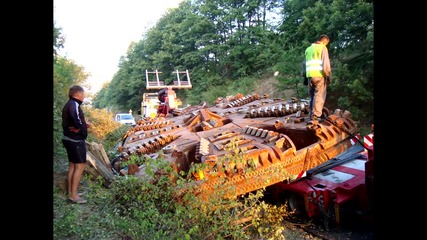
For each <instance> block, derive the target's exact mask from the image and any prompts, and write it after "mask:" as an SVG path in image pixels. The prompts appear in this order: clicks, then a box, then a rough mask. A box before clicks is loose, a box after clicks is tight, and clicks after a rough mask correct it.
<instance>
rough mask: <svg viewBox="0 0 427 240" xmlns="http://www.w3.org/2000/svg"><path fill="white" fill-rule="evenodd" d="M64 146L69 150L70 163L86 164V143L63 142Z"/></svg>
mask: <svg viewBox="0 0 427 240" xmlns="http://www.w3.org/2000/svg"><path fill="white" fill-rule="evenodd" d="M62 144H63V145H64V147H65V149H66V150H67V154H68V161H69V162H72V163H86V143H85V141H80V142H72V141H68V140H64V139H63V140H62Z"/></svg>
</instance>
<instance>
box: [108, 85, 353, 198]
mask: <svg viewBox="0 0 427 240" xmlns="http://www.w3.org/2000/svg"><path fill="white" fill-rule="evenodd" d="M323 116H324V119H322V120H321V121H319V122H311V120H310V119H309V117H308V101H307V100H300V99H295V98H293V99H291V100H284V99H272V98H269V96H267V95H263V96H259V95H258V94H256V93H254V94H249V95H246V96H243V95H242V94H237V95H236V96H232V97H226V98H219V99H217V101H216V103H215V105H214V106H210V107H209V106H208V104H206V103H205V102H203V103H201V104H199V105H196V106H188V107H186V108H182V109H179V111H178V110H177V111H176V112H173V114H172V115H171V116H170V117H156V118H150V117H149V118H143V119H141V120H139V121H137V125H136V126H134V127H132V128H130V129H129V131H128V132H127V133H126V135H125V136H124V137H123V138H122V142H121V146H120V147H119V148H118V151H119V154H118V155H117V157H116V158H115V159H114V162H119V161H126V159H128V158H129V157H130V156H132V155H133V154H138V155H147V156H149V157H151V158H157V157H159V156H161V157H163V158H164V159H165V160H167V161H169V162H170V163H171V164H172V165H173V166H174V167H175V169H176V171H177V172H180V171H184V172H186V173H188V171H190V169H191V168H190V166H192V165H197V164H204V166H205V167H204V168H200V169H199V170H198V171H197V172H193V173H190V174H187V175H188V176H191V178H193V179H194V182H195V183H196V185H197V188H196V189H197V191H196V193H197V194H198V195H200V196H204V197H207V196H209V194H211V193H212V191H215V188H216V187H218V186H221V189H228V190H227V193H226V195H227V196H228V197H235V196H239V195H242V194H246V193H249V192H252V191H255V190H258V189H261V188H264V187H268V186H270V185H273V184H275V183H279V182H284V181H287V182H289V181H293V180H295V179H298V178H300V177H302V176H304V174H305V172H306V171H308V170H310V169H312V168H314V167H316V166H318V165H320V164H322V163H324V162H326V161H328V160H329V159H331V158H334V157H335V156H337V155H339V154H340V153H342V152H344V151H346V150H347V149H348V148H350V147H351V146H352V144H351V138H352V137H353V136H354V134H355V133H356V125H355V122H354V121H353V120H352V119H351V113H350V112H348V111H346V110H340V109H336V110H335V111H333V112H330V111H329V110H328V109H326V108H324V111H323ZM230 142H234V143H235V144H236V145H237V146H238V148H239V149H240V152H241V153H242V156H244V158H243V159H240V160H239V161H232V160H230V159H231V158H230V157H229V156H230V155H231V154H233V153H232V152H231V151H230V150H229V149H228V148H227V144H229V143H230ZM224 159H225V160H224ZM112 165H113V171H114V172H115V173H116V174H121V175H126V174H131V175H135V176H142V175H144V166H143V165H141V166H138V168H137V169H135V170H133V171H132V172H131V171H130V169H128V168H126V169H125V168H123V169H117V165H118V164H112ZM114 168H116V169H114Z"/></svg>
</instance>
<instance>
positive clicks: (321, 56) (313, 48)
mask: <svg viewBox="0 0 427 240" xmlns="http://www.w3.org/2000/svg"><path fill="white" fill-rule="evenodd" d="M328 43H329V37H328V36H327V35H325V34H322V35H321V36H320V37H319V38H318V39H317V41H316V42H315V43H312V44H311V45H310V46H309V47H308V48H307V49H306V50H305V72H306V76H307V78H308V94H309V95H310V105H309V108H310V114H309V116H310V119H311V120H321V117H322V109H323V105H324V104H325V100H326V88H327V85H328V84H329V83H330V81H331V63H330V61H329V53H328V49H327V48H326V46H327V45H328Z"/></svg>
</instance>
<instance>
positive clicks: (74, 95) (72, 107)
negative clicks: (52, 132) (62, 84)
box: [62, 85, 90, 203]
mask: <svg viewBox="0 0 427 240" xmlns="http://www.w3.org/2000/svg"><path fill="white" fill-rule="evenodd" d="M68 96H69V100H68V101H67V102H66V103H65V105H64V107H63V109H62V130H63V134H64V135H63V136H62V144H63V145H64V147H65V149H66V150H67V156H68V161H69V167H68V174H67V189H68V195H67V197H68V200H69V201H70V202H72V203H86V200H84V199H83V198H81V197H80V196H81V195H82V194H81V193H78V192H77V190H78V187H79V185H80V180H81V177H82V175H83V171H84V169H85V165H86V138H87V129H88V128H89V127H90V123H89V122H88V121H86V120H85V116H84V113H83V111H82V109H81V107H80V105H81V104H82V102H83V100H84V97H85V92H84V89H83V88H82V87H81V86H78V85H75V86H72V87H71V88H70V89H69V92H68Z"/></svg>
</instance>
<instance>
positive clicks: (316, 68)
mask: <svg viewBox="0 0 427 240" xmlns="http://www.w3.org/2000/svg"><path fill="white" fill-rule="evenodd" d="M324 47H325V46H324V45H323V44H320V43H313V44H311V46H310V47H308V48H307V49H306V50H305V59H306V62H305V71H306V75H307V77H308V78H309V77H323V66H322V50H323V48H324Z"/></svg>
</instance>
